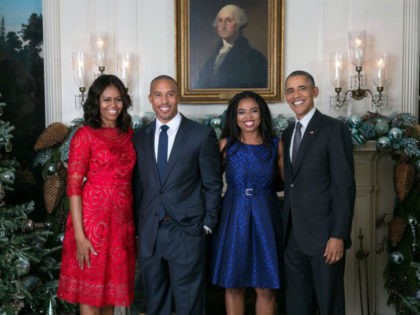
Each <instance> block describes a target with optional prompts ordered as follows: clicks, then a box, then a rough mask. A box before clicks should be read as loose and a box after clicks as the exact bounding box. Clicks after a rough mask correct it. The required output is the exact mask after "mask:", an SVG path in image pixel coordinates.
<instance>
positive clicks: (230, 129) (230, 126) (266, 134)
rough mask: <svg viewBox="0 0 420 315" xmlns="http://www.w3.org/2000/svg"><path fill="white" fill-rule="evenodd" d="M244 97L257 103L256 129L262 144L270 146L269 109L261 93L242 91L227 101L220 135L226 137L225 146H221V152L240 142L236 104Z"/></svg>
mask: <svg viewBox="0 0 420 315" xmlns="http://www.w3.org/2000/svg"><path fill="white" fill-rule="evenodd" d="M246 98H250V99H253V100H254V101H255V102H256V103H257V104H258V107H259V109H260V115H261V123H260V125H259V126H258V129H259V132H260V135H261V138H262V141H263V144H264V145H265V146H266V147H267V148H269V146H270V142H271V140H272V138H273V136H274V132H273V126H272V122H271V113H270V109H269V108H268V105H267V103H266V101H265V100H264V98H263V97H262V96H261V95H259V94H258V93H255V92H252V91H243V92H241V93H238V94H236V95H235V96H234V97H232V99H231V100H230V101H229V105H228V108H227V110H226V116H225V120H224V125H223V130H222V135H221V137H222V138H226V140H227V143H226V146H225V147H224V148H223V153H225V152H226V151H227V149H228V148H229V147H231V146H232V145H234V144H235V143H240V142H241V129H240V128H239V126H238V123H237V116H238V105H239V102H240V101H242V100H243V99H246Z"/></svg>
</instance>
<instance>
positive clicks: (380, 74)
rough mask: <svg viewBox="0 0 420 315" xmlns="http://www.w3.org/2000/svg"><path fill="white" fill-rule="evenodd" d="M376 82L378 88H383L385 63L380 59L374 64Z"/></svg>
mask: <svg viewBox="0 0 420 315" xmlns="http://www.w3.org/2000/svg"><path fill="white" fill-rule="evenodd" d="M376 69H377V71H376V82H377V83H378V86H379V87H383V79H384V69H385V62H384V60H383V59H382V58H380V59H379V60H378V61H377V63H376Z"/></svg>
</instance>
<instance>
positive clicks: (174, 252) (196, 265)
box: [140, 222, 206, 315]
mask: <svg viewBox="0 0 420 315" xmlns="http://www.w3.org/2000/svg"><path fill="white" fill-rule="evenodd" d="M205 249H206V245H205V237H204V233H203V234H202V235H198V236H196V235H190V234H188V233H186V232H185V231H182V230H180V229H179V228H177V226H176V225H175V224H174V223H173V222H169V223H165V224H161V226H160V227H159V231H158V235H157V240H156V245H155V251H154V253H153V256H151V257H147V258H141V259H140V268H141V273H142V275H143V280H144V287H145V295H146V313H147V315H170V314H171V313H172V305H173V304H174V305H175V312H176V314H177V315H202V314H204V313H205V303H204V301H205V289H204V273H205V260H206V256H205V255H206V251H205Z"/></svg>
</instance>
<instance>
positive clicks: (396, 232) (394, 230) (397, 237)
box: [388, 216, 407, 247]
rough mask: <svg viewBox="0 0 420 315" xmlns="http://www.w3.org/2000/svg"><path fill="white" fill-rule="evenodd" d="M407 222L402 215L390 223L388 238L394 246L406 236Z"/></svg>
mask: <svg viewBox="0 0 420 315" xmlns="http://www.w3.org/2000/svg"><path fill="white" fill-rule="evenodd" d="M406 226H407V223H406V222H405V220H404V219H403V218H401V217H398V216H396V217H394V218H393V219H392V221H391V222H389V223H388V238H389V240H390V242H391V245H392V246H393V247H395V246H397V245H398V243H399V242H400V241H401V239H402V237H403V236H404V232H405V228H406Z"/></svg>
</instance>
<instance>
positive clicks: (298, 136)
mask: <svg viewBox="0 0 420 315" xmlns="http://www.w3.org/2000/svg"><path fill="white" fill-rule="evenodd" d="M301 128H302V124H301V123H300V122H297V123H296V126H295V137H294V138H293V148H292V150H293V151H292V164H295V163H296V158H297V153H298V151H299V146H300V143H301V142H302V132H301V130H300V129H301Z"/></svg>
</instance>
